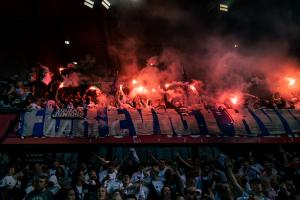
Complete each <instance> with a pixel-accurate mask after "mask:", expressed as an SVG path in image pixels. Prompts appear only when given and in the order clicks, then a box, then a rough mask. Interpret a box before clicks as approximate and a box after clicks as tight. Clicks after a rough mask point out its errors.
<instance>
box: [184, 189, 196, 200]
mask: <svg viewBox="0 0 300 200" xmlns="http://www.w3.org/2000/svg"><path fill="white" fill-rule="evenodd" d="M195 194H196V187H194V186H191V187H188V188H187V192H186V200H193V199H195V198H196V197H195Z"/></svg>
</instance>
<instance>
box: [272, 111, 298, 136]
mask: <svg viewBox="0 0 300 200" xmlns="http://www.w3.org/2000/svg"><path fill="white" fill-rule="evenodd" d="M293 111H296V110H287V109H282V110H279V109H278V110H277V112H279V113H280V114H281V116H282V117H283V118H284V119H285V120H286V122H287V123H288V125H289V127H290V129H291V131H292V132H294V133H296V132H299V129H300V123H299V122H298V121H297V120H296V119H297V118H296V119H295V117H296V116H295V115H294V116H293V114H294V113H295V112H293ZM291 112H293V114H291ZM298 112H299V111H298Z"/></svg>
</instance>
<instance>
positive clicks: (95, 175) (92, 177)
mask: <svg viewBox="0 0 300 200" xmlns="http://www.w3.org/2000/svg"><path fill="white" fill-rule="evenodd" d="M90 178H91V179H92V180H97V173H96V172H95V171H91V173H90Z"/></svg>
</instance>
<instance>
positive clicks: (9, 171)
mask: <svg viewBox="0 0 300 200" xmlns="http://www.w3.org/2000/svg"><path fill="white" fill-rule="evenodd" d="M8 173H9V175H14V174H15V168H14V167H11V168H9V170H8Z"/></svg>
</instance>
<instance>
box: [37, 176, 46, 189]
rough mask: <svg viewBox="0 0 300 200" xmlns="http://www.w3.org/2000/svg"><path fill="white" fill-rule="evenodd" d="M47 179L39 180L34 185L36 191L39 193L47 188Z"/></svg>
mask: <svg viewBox="0 0 300 200" xmlns="http://www.w3.org/2000/svg"><path fill="white" fill-rule="evenodd" d="M47 182H48V180H47V178H39V179H38V181H37V183H36V190H37V191H41V190H43V189H45V188H46V187H47Z"/></svg>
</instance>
